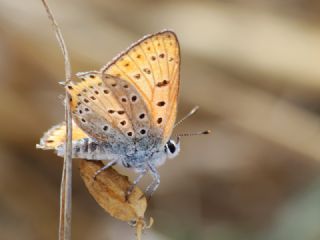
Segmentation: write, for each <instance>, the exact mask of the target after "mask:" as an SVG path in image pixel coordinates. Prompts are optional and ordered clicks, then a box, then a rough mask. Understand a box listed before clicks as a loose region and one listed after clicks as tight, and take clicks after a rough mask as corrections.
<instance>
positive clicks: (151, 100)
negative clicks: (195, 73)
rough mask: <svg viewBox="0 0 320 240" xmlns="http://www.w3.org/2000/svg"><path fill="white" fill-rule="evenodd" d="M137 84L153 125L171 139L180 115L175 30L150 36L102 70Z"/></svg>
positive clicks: (164, 138)
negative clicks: (178, 114) (176, 120)
mask: <svg viewBox="0 0 320 240" xmlns="http://www.w3.org/2000/svg"><path fill="white" fill-rule="evenodd" d="M101 71H102V73H104V74H110V75H113V76H116V77H120V78H122V79H124V80H126V81H128V82H130V83H131V84H133V85H134V86H135V87H136V88H137V89H138V91H139V93H141V95H142V97H143V98H144V101H145V102H146V104H147V106H148V108H149V109H150V113H151V115H152V118H153V119H152V125H153V127H154V128H158V129H159V130H160V132H161V134H162V138H163V142H167V140H168V139H169V138H170V136H171V133H172V130H173V126H174V123H175V119H176V115H177V98H178V93H179V83H180V49H179V42H178V40H177V37H176V35H175V33H173V32H171V31H163V32H160V33H157V34H154V35H149V36H146V37H145V38H143V39H141V40H140V41H138V42H137V43H135V44H133V45H132V46H131V47H130V48H129V49H128V50H126V51H125V52H123V53H122V54H120V55H119V56H117V57H116V58H115V59H114V60H113V61H112V62H111V63H109V64H107V65H106V66H105V67H104V68H103V69H102V70H101Z"/></svg>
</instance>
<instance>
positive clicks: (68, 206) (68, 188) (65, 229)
mask: <svg viewBox="0 0 320 240" xmlns="http://www.w3.org/2000/svg"><path fill="white" fill-rule="evenodd" d="M42 3H43V5H44V7H45V9H46V11H47V14H48V17H49V19H50V21H51V24H52V26H53V29H54V32H55V35H56V38H57V40H58V43H59V46H60V49H61V51H62V54H63V57H64V64H65V84H68V83H69V82H70V81H71V65H70V61H69V54H68V50H67V47H66V44H65V42H64V39H63V36H62V33H61V30H60V28H59V26H58V24H57V22H56V20H55V18H54V16H53V14H52V12H51V10H50V8H49V6H48V4H47V2H46V1H45V0H42ZM65 119H66V123H67V127H66V136H67V140H66V148H65V154H64V162H63V171H62V180H61V189H60V218H59V220H60V222H59V239H60V240H70V239H71V210H72V203H71V201H72V195H71V194H72V115H71V109H70V96H69V95H68V93H67V91H66V97H65Z"/></svg>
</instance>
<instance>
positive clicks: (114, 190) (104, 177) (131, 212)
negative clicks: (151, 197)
mask: <svg viewBox="0 0 320 240" xmlns="http://www.w3.org/2000/svg"><path fill="white" fill-rule="evenodd" d="M103 166H104V165H103V163H102V162H101V161H86V160H81V161H80V175H81V177H82V179H83V181H84V183H85V185H86V187H87V188H88V190H89V192H90V194H91V195H92V196H93V198H94V199H95V200H96V201H97V203H98V204H99V205H100V206H101V207H102V208H103V209H104V210H105V211H107V212H108V213H109V214H110V215H111V216H113V217H114V218H117V219H119V220H122V221H125V222H129V221H141V219H144V213H145V211H146V208H147V200H146V197H145V196H144V195H143V192H142V191H141V190H140V189H139V188H138V187H135V188H134V189H133V191H132V193H131V194H130V196H129V197H128V200H126V193H127V191H128V188H129V187H130V186H131V184H132V183H131V182H130V181H129V180H128V177H127V176H123V175H121V174H120V173H118V172H117V171H116V170H115V169H113V168H111V167H110V168H108V169H107V170H105V171H103V172H102V173H101V174H99V175H98V176H97V178H96V180H94V179H93V176H94V173H95V172H96V171H97V170H99V169H100V168H101V167H103Z"/></svg>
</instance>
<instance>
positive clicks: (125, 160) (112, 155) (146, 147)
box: [57, 135, 167, 171]
mask: <svg viewBox="0 0 320 240" xmlns="http://www.w3.org/2000/svg"><path fill="white" fill-rule="evenodd" d="M121 140H123V141H121ZM57 153H58V155H59V156H63V154H64V145H61V146H60V147H59V148H58V149H57ZM73 157H75V158H82V159H88V160H109V161H117V162H118V163H122V165H123V166H124V167H130V168H134V169H135V170H137V171H142V170H144V169H146V168H147V163H151V164H152V165H155V166H159V165H161V164H163V163H164V162H165V160H166V158H167V152H166V151H165V146H163V144H161V139H159V138H156V137H154V136H152V135H151V136H146V137H145V138H140V139H137V141H134V142H128V141H127V139H121V138H120V139H117V140H116V141H109V142H101V141H97V140H94V139H92V138H84V139H80V140H78V141H74V142H73Z"/></svg>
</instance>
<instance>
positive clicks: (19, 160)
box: [0, 0, 320, 240]
mask: <svg viewBox="0 0 320 240" xmlns="http://www.w3.org/2000/svg"><path fill="white" fill-rule="evenodd" d="M49 5H50V6H51V8H52V10H53V12H54V13H55V16H56V18H57V20H58V22H59V23H60V26H61V28H62V31H63V34H64V37H65V40H66V43H67V45H68V47H69V51H70V54H71V58H72V59H71V60H72V66H73V71H74V72H78V71H87V70H94V69H100V67H101V66H102V65H104V64H105V63H107V62H108V61H109V60H111V59H112V58H113V57H114V56H115V55H116V54H117V53H119V52H120V51H122V50H124V49H125V48H126V47H127V46H129V45H130V44H131V43H132V42H134V41H136V40H138V39H139V38H141V37H142V36H144V35H145V34H148V33H154V32H158V31H160V30H162V29H164V28H169V29H173V30H174V31H175V32H176V33H177V35H178V37H179V40H180V44H181V50H182V65H181V71H182V73H181V92H180V105H179V116H180V117H181V116H183V115H184V114H186V113H187V112H188V111H189V110H190V109H191V108H192V107H193V106H195V105H199V106H200V111H199V112H198V113H197V114H196V115H195V116H193V117H192V118H190V119H188V120H187V121H185V122H184V124H182V125H181V126H179V128H178V129H176V130H175V131H176V133H181V132H193V131H198V130H204V129H211V130H213V134H212V135H209V136H197V137H191V138H185V139H183V142H182V152H181V154H180V155H179V157H177V158H176V159H174V160H170V161H168V162H167V163H166V164H165V165H164V166H162V167H161V169H160V173H161V177H162V182H161V185H160V188H159V189H158V191H157V192H156V194H155V195H154V197H153V199H152V200H151V203H150V205H149V209H148V212H147V215H148V216H152V217H154V219H155V224H154V226H153V227H152V229H151V230H148V231H147V233H146V234H145V235H144V238H143V239H152V240H153V239H154V240H158V239H159V240H165V239H178V240H180V239H184V240H185V239H187V240H191V239H204V240H319V239H320V167H319V166H320V165H319V161H320V18H319V11H320V3H319V1H317V0H286V1H274V0H273V1H270V0H242V1H241V0H228V1H222V0H221V1H209V0H201V1H195V0H193V1H192V0H189V1H182V0H176V1H146V0H138V1H123V0H117V1H115V0H104V1H102V0H91V1H88V0H69V1H63V0H55V1H53V0H51V1H49ZM0 35H1V37H0V53H1V54H0V123H1V124H0V239H1V240H12V239H17V240H20V239H24V240H29V239H30V240H43V239H47V240H51V239H52V240H53V239H57V230H58V213H59V186H60V179H61V170H62V159H60V158H58V157H56V156H55V155H54V153H53V152H47V151H41V150H36V149H35V144H36V143H38V141H39V138H40V137H41V136H42V134H43V132H44V131H46V130H47V129H48V128H50V127H51V126H52V125H54V124H57V123H59V122H61V121H62V120H63V117H64V110H63V105H62V100H61V98H59V96H60V95H62V94H63V88H62V87H61V86H59V85H58V82H59V81H62V80H63V79H64V65H63V58H62V56H61V53H60V49H59V48H58V45H57V42H56V39H55V36H54V34H53V32H52V29H51V26H50V23H49V21H48V19H47V16H46V14H45V11H44V9H43V7H42V5H41V2H40V1H39V0H31V1H27V2H26V1H18V0H2V1H1V2H0ZM74 162H75V165H74V174H73V179H74V182H73V183H74V189H73V239H79V240H80V239H83V240H86V239H97V240H100V239H101V240H102V239H132V238H133V232H134V230H133V229H131V228H130V227H129V226H128V225H126V224H125V223H123V222H119V221H117V220H115V219H112V218H111V217H110V216H109V215H107V214H106V213H105V212H104V211H103V210H102V209H101V208H100V207H99V206H98V205H97V204H96V203H95V201H94V200H93V198H92V197H91V196H90V195H89V194H88V192H87V190H86V188H85V186H84V184H83V182H82V180H81V178H80V177H79V174H78V167H77V164H78V160H75V161H74ZM120 171H122V169H121V168H120ZM131 177H133V174H131ZM148 181H150V178H146V179H145V181H144V183H142V186H145V185H146V184H147V183H148Z"/></svg>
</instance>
